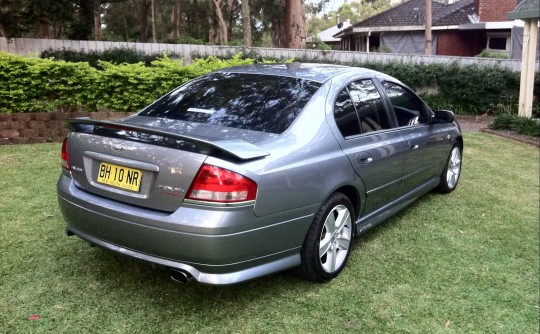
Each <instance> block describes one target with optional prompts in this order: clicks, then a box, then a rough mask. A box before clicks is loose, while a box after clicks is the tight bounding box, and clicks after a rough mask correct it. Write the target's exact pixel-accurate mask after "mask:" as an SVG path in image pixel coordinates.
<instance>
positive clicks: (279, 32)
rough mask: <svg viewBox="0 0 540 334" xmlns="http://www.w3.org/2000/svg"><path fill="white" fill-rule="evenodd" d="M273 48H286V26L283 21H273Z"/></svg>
mask: <svg viewBox="0 0 540 334" xmlns="http://www.w3.org/2000/svg"><path fill="white" fill-rule="evenodd" d="M272 46H273V47H275V48H284V47H285V24H284V22H283V21H281V20H274V21H272Z"/></svg>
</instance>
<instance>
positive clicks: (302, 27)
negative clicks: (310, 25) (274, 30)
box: [285, 0, 306, 49]
mask: <svg viewBox="0 0 540 334" xmlns="http://www.w3.org/2000/svg"><path fill="white" fill-rule="evenodd" d="M305 46H306V22H305V14H304V0H286V1H285V47H287V48H290V49H303V48H305Z"/></svg>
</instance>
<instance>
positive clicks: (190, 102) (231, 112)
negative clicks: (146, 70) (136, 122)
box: [139, 73, 321, 133]
mask: <svg viewBox="0 0 540 334" xmlns="http://www.w3.org/2000/svg"><path fill="white" fill-rule="evenodd" d="M320 85H321V84H320V83H318V82H314V81H309V80H302V79H298V78H292V77H278V76H270V75H258V74H238V73H213V74H210V75H206V76H203V77H201V78H199V79H196V80H194V81H192V82H190V83H188V84H187V85H184V86H182V87H179V88H178V89H176V90H174V91H172V92H170V93H169V94H167V95H165V96H164V97H162V98H161V99H159V100H158V101H156V102H155V103H153V104H151V105H150V106H148V107H147V108H145V109H144V110H143V111H141V113H140V114H139V116H151V117H163V118H171V119H178V120H182V121H189V122H197V123H205V124H213V125H220V126H226V127H232V128H239V129H247V130H254V131H262V132H270V133H282V132H283V131H285V130H286V129H287V128H288V127H289V126H290V125H291V123H292V122H293V121H294V120H295V119H296V117H297V116H298V114H299V113H300V111H302V109H303V108H304V106H305V105H306V104H307V102H308V101H309V99H310V98H311V97H312V96H313V94H314V93H315V91H317V89H318V88H319V87H320Z"/></svg>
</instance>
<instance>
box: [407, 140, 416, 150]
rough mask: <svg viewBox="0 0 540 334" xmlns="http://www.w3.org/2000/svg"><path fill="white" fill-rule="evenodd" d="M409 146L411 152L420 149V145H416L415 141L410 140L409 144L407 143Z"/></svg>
mask: <svg viewBox="0 0 540 334" xmlns="http://www.w3.org/2000/svg"><path fill="white" fill-rule="evenodd" d="M407 144H409V148H410V149H411V150H416V149H417V148H418V144H415V143H414V142H413V141H410V140H409V142H407Z"/></svg>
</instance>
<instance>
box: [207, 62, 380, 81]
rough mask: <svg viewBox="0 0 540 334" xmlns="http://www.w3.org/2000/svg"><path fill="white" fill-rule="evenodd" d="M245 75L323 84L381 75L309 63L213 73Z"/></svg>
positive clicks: (263, 65) (235, 67) (242, 67)
mask: <svg viewBox="0 0 540 334" xmlns="http://www.w3.org/2000/svg"><path fill="white" fill-rule="evenodd" d="M216 72H217V73H246V74H260V75H277V76H284V77H293V78H299V79H305V80H311V81H317V82H321V83H323V82H325V81H327V80H329V79H331V78H333V77H335V76H338V75H346V74H347V73H349V74H351V75H353V74H354V75H361V74H365V75H366V77H372V76H375V75H383V74H382V73H379V72H377V71H373V70H369V69H366V68H361V67H350V66H342V65H331V64H310V63H284V64H254V65H243V66H234V67H228V68H223V69H220V70H217V71H215V72H214V73H216Z"/></svg>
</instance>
